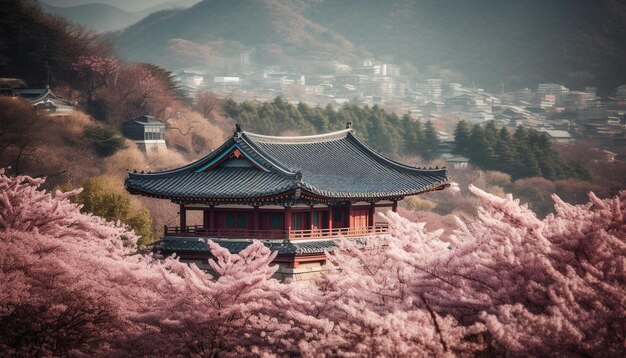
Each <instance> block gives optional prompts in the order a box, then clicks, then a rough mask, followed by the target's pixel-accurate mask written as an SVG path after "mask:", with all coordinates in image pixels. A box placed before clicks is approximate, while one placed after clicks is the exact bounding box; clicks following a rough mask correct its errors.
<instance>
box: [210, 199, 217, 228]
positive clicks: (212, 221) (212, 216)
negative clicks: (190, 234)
mask: <svg viewBox="0 0 626 358" xmlns="http://www.w3.org/2000/svg"><path fill="white" fill-rule="evenodd" d="M216 227H217V226H216V225H215V206H213V205H211V206H210V207H209V229H211V230H215V228H216Z"/></svg>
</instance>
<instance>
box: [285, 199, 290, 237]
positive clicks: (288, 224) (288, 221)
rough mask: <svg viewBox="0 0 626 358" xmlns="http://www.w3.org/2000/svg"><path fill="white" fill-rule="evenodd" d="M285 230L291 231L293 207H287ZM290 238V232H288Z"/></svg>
mask: <svg viewBox="0 0 626 358" xmlns="http://www.w3.org/2000/svg"><path fill="white" fill-rule="evenodd" d="M285 230H291V206H285ZM287 238H289V232H287Z"/></svg>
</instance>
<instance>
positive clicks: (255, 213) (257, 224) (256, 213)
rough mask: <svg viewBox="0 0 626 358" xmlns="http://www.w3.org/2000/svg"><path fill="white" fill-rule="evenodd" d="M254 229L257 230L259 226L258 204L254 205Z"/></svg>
mask: <svg viewBox="0 0 626 358" xmlns="http://www.w3.org/2000/svg"><path fill="white" fill-rule="evenodd" d="M253 221H254V231H259V228H260V220H259V206H258V205H255V206H254V220H253Z"/></svg>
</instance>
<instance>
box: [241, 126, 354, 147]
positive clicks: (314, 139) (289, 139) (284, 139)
mask: <svg viewBox="0 0 626 358" xmlns="http://www.w3.org/2000/svg"><path fill="white" fill-rule="evenodd" d="M351 132H353V129H352V128H348V129H342V130H339V131H336V132H329V133H322V134H313V135H306V136H270V135H265V134H257V133H251V132H247V131H244V132H243V133H244V134H245V135H246V136H247V137H248V138H250V139H252V140H253V141H258V142H261V143H276V144H280V143H284V144H289V143H293V144H302V143H318V142H329V141H333V140H340V139H343V138H345V137H347V136H348V133H351Z"/></svg>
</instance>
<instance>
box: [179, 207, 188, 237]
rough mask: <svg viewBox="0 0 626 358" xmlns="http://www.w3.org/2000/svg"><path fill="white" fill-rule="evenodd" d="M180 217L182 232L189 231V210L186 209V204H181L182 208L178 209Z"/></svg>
mask: <svg viewBox="0 0 626 358" xmlns="http://www.w3.org/2000/svg"><path fill="white" fill-rule="evenodd" d="M178 210H179V211H178V214H179V215H178V217H179V219H180V225H179V226H180V232H186V231H187V211H186V210H185V205H183V204H180V208H179V209H178Z"/></svg>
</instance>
